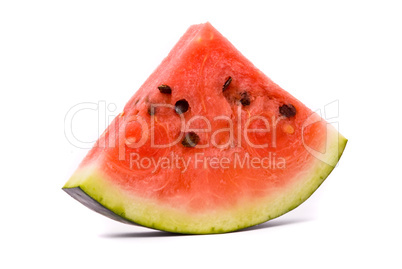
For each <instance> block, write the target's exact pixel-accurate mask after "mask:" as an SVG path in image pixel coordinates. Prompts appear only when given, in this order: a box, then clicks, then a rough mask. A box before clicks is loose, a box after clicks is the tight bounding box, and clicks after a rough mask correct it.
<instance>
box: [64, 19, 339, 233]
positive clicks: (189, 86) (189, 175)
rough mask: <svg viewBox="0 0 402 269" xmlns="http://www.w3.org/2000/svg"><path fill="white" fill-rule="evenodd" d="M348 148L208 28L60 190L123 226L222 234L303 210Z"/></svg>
mask: <svg viewBox="0 0 402 269" xmlns="http://www.w3.org/2000/svg"><path fill="white" fill-rule="evenodd" d="M346 142H347V140H346V139H345V138H344V137H343V136H342V135H340V134H339V133H338V131H337V130H336V129H335V128H334V127H332V126H331V125H329V124H328V123H327V122H326V121H325V120H323V119H322V118H321V117H320V116H318V114H316V113H313V112H312V111H311V110H310V109H308V108H307V107H306V106H305V105H304V104H302V103H301V102H300V101H299V100H297V99H296V98H294V97H293V96H291V95H290V94H289V93H287V92H286V91H284V90H283V89H281V88H280V87H279V86H278V85H276V84H275V83H274V82H272V80H270V79H269V78H268V77H266V76H265V75H264V74H263V73H262V72H261V71H259V70H258V69H257V68H256V67H255V66H254V65H253V64H252V63H251V62H250V61H248V60H247V59H246V58H245V57H244V56H243V55H242V54H241V53H240V52H239V51H237V50H236V49H235V48H234V46H233V45H232V44H231V43H230V42H229V41H228V40H227V39H226V38H224V37H223V36H222V35H221V34H220V33H219V32H218V31H217V30H215V28H213V27H212V26H211V24H209V23H205V24H200V25H194V26H191V27H190V28H189V29H188V30H187V32H186V33H185V34H184V36H183V37H182V38H181V39H180V40H179V42H178V43H177V44H176V45H175V47H174V48H173V50H172V51H171V52H170V53H169V55H168V56H167V57H166V58H165V59H164V60H163V62H162V63H161V64H160V65H159V67H158V68H157V69H156V70H155V72H154V73H153V74H152V75H151V76H150V77H149V78H148V79H147V80H146V81H145V83H144V84H143V85H142V86H141V88H140V89H139V90H138V91H137V92H136V93H135V94H134V96H133V97H132V98H131V99H130V100H129V101H128V103H127V105H126V106H125V108H124V110H123V111H122V112H121V113H120V114H119V115H118V116H117V117H116V118H115V119H114V121H113V122H112V123H111V124H110V126H109V127H108V128H107V130H106V131H105V132H104V133H103V134H102V136H101V137H100V138H99V140H98V141H97V143H96V144H95V146H94V147H93V149H92V150H91V151H90V152H89V153H88V155H87V156H86V157H85V159H84V160H83V161H82V163H81V164H80V166H79V167H78V169H77V171H76V172H75V173H74V174H73V176H72V177H71V178H70V180H69V181H68V182H67V183H66V185H65V186H64V187H63V189H64V190H65V191H66V192H67V193H68V194H70V195H71V196H72V197H74V198H75V199H77V200H78V201H80V202H81V203H83V204H84V205H86V206H87V207H89V208H91V209H93V210H95V211H97V212H99V213H101V214H104V215H106V216H108V217H110V218H112V219H115V220H118V221H122V222H125V223H134V224H138V225H142V226H146V227H150V228H155V229H160V230H164V231H170V232H176V233H195V234H199V233H221V232H228V231H234V230H238V229H241V228H244V227H249V226H252V225H256V224H259V223H262V222H265V221H267V220H269V219H273V218H276V217H278V216H280V215H282V214H284V213H286V212H288V211H290V210H292V209H294V208H295V207H297V206H298V205H300V204H301V203H302V202H303V201H305V200H306V199H307V198H308V197H309V196H310V195H311V194H312V193H313V192H314V191H315V190H316V189H317V188H318V186H320V184H321V183H322V182H323V181H324V179H325V178H326V177H327V176H328V175H329V173H330V172H331V171H332V169H333V168H334V167H335V165H336V164H337V162H338V160H339V158H340V156H341V154H342V152H343V150H344V148H345V146H346Z"/></svg>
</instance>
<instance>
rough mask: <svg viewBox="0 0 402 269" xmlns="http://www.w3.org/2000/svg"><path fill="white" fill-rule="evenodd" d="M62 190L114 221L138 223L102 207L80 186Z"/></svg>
mask: <svg viewBox="0 0 402 269" xmlns="http://www.w3.org/2000/svg"><path fill="white" fill-rule="evenodd" d="M63 190H64V191H65V192H66V193H68V194H69V195H70V196H71V197H73V198H74V199H75V200H77V201H78V202H80V203H81V204H83V205H85V206H86V207H88V208H89V209H91V210H93V211H95V212H97V213H99V214H102V215H104V216H106V217H108V218H111V219H113V220H116V221H120V222H123V223H126V224H133V225H139V224H137V223H135V222H132V221H129V220H127V219H125V218H123V217H121V216H119V215H117V214H115V213H114V212H112V211H110V210H109V209H107V208H106V207H104V206H103V205H102V204H100V203H99V202H98V201H96V200H95V199H93V198H92V197H91V196H89V195H88V194H87V193H86V192H84V191H83V190H82V189H81V188H80V187H75V188H63Z"/></svg>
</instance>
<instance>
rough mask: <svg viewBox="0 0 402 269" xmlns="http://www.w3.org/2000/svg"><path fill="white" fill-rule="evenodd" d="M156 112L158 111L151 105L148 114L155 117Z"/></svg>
mask: <svg viewBox="0 0 402 269" xmlns="http://www.w3.org/2000/svg"><path fill="white" fill-rule="evenodd" d="M155 110H156V108H155V107H153V106H152V105H150V106H149V107H148V114H149V115H150V116H153V115H155V112H156V111H155Z"/></svg>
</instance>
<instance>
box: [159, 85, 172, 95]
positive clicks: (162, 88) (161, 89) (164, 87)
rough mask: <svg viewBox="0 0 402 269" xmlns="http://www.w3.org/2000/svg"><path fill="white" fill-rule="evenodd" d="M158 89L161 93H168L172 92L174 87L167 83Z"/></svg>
mask: <svg viewBox="0 0 402 269" xmlns="http://www.w3.org/2000/svg"><path fill="white" fill-rule="evenodd" d="M158 89H159V91H160V92H161V93H166V94H171V93H172V89H171V88H170V87H169V86H168V85H165V84H162V85H160V86H158Z"/></svg>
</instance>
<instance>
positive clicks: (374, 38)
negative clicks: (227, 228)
mask: <svg viewBox="0 0 402 269" xmlns="http://www.w3.org/2000/svg"><path fill="white" fill-rule="evenodd" d="M401 12H402V8H401V6H400V4H399V3H398V1H331V2H329V1H277V2H276V3H271V2H268V1H260V2H257V1H251V0H248V1H197V2H190V1H182V2H177V1H164V2H163V1H158V2H157V1H148V2H146V1H141V4H140V3H139V1H138V2H134V1H110V2H106V1H1V2H0V92H1V93H0V94H1V96H0V102H1V105H0V112H1V114H0V116H1V132H0V136H1V140H0V141H1V149H0V152H1V162H0V165H1V178H0V180H1V187H0V188H1V189H0V191H1V193H0V199H1V203H0V204H1V222H0V225H1V229H0V245H1V248H2V250H1V252H0V253H1V254H0V256H1V258H0V267H1V268H119V267H122V268H123V267H124V268H130V267H131V268H152V267H166V268H208V267H210V266H213V267H216V268H217V267H220V268H252V267H257V266H258V268H271V267H272V268H364V267H368V266H370V267H371V268H379V267H380V266H381V268H401V267H402V262H401V258H400V257H398V255H400V254H401V250H402V247H401V242H402V233H401V225H402V221H401V206H402V199H401V196H402V195H401V191H402V184H401V181H402V176H401V166H402V164H401V161H402V157H401V155H400V152H401V151H402V146H401V143H402V142H401V140H402V138H401V131H402V128H401V122H402V121H401V116H402V115H401V114H402V108H401V105H400V104H401V99H400V97H401V94H400V93H401V92H402V34H401V33H402V27H401V26H402V16H401ZM205 21H210V22H211V23H212V24H213V25H214V26H215V27H216V28H217V29H218V30H219V31H220V32H221V33H222V34H223V35H225V36H226V37H227V38H228V39H229V40H230V41H231V42H232V43H233V44H234V45H235V46H236V47H237V48H238V49H239V50H240V51H241V52H242V53H243V54H244V55H245V56H246V57H248V58H249V59H250V60H251V61H252V62H253V63H254V64H255V65H256V66H257V67H258V68H260V69H261V70H262V71H263V72H264V73H266V74H267V75H268V76H269V77H271V78H272V79H273V80H274V81H275V82H277V83H278V84H279V85H281V86H282V87H283V88H284V89H286V90H287V91H289V92H290V93H292V94H293V95H295V96H296V97H297V98H299V99H300V100H301V101H302V102H304V103H305V104H306V105H308V106H309V107H310V108H312V109H314V110H315V109H320V108H321V109H322V108H323V107H324V106H325V105H326V104H328V103H331V102H333V101H336V100H338V101H339V117H338V118H336V119H335V120H336V121H337V122H338V125H339V130H340V131H341V133H342V134H343V135H344V136H346V137H347V138H348V139H349V143H348V145H347V147H346V150H345V153H344V156H343V157H342V159H341V161H340V163H339V166H338V167H337V168H336V169H335V170H334V172H333V173H332V174H331V175H330V176H329V177H328V179H327V180H326V181H325V183H324V184H323V185H322V186H321V187H320V188H319V189H318V190H317V192H316V193H315V194H314V195H313V196H312V197H311V198H310V199H309V200H307V201H306V202H305V203H304V204H302V205H301V206H300V207H298V208H297V209H295V210H294V211H292V212H290V213H288V214H286V215H284V216H282V217H280V218H278V219H276V220H273V221H270V222H267V223H266V224H263V225H260V226H257V227H256V228H253V229H249V230H246V231H241V232H236V233H230V234H222V235H205V236H172V235H167V234H165V233H162V232H159V231H154V230H150V229H146V228H140V227H133V226H128V225H124V224H120V223H117V222H114V221H112V220H109V219H107V218H105V217H103V216H100V215H98V214H96V213H93V212H92V211H90V210H88V209H87V208H85V207H84V206H82V205H81V204H79V203H78V202H76V201H75V200H73V199H71V198H70V197H69V196H68V195H67V194H65V193H64V192H63V191H62V190H61V187H62V186H63V185H64V183H65V182H66V181H67V179H68V178H69V176H70V175H71V174H72V173H73V171H74V169H75V168H76V166H77V165H78V164H79V162H80V160H81V159H82V158H83V157H84V155H85V153H86V152H87V149H80V148H77V147H75V146H73V145H71V144H70V143H69V142H68V141H67V139H66V138H65V135H64V118H65V116H66V114H67V112H68V110H69V109H70V108H71V107H73V106H74V105H76V104H79V103H82V102H90V103H95V104H97V103H98V102H99V101H105V102H106V104H115V106H116V107H117V109H116V113H118V112H119V111H120V110H121V109H122V107H123V106H124V104H125V102H126V101H127V100H128V99H129V98H130V97H131V96H132V95H133V94H134V92H135V91H136V89H138V88H139V86H140V85H141V84H142V83H143V82H144V81H145V79H146V78H147V77H148V75H150V73H151V72H152V71H153V70H154V69H155V68H156V66H157V65H158V64H159V63H160V62H161V61H162V59H163V58H164V57H165V56H166V55H167V53H168V52H169V50H170V49H171V48H172V47H173V45H174V44H175V42H176V41H177V40H178V39H179V38H180V36H181V35H182V34H183V33H184V32H185V30H186V29H187V28H188V27H189V26H190V25H191V24H194V23H201V22H205ZM112 107H113V105H111V107H110V108H112ZM112 114H113V113H110V115H112ZM74 124H75V125H74V126H73V127H74V132H75V134H76V136H77V137H80V138H81V139H82V140H83V141H91V140H94V139H96V137H97V135H98V121H97V114H96V112H91V111H89V112H88V113H87V114H85V113H84V114H82V115H81V116H80V117H78V116H77V118H76V121H75V123H74ZM101 131H102V130H101ZM213 267H211V268H213Z"/></svg>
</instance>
